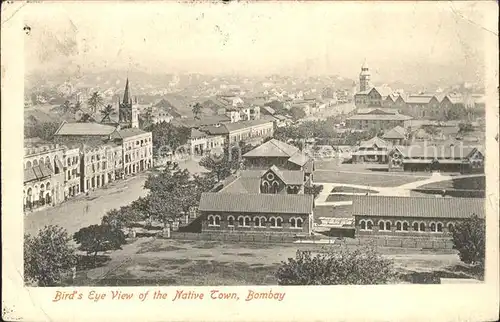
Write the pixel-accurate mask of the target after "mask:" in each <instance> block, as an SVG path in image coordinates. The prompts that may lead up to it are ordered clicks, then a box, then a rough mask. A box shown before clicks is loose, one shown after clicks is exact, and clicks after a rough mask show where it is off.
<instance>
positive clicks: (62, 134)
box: [23, 80, 153, 211]
mask: <svg viewBox="0 0 500 322" xmlns="http://www.w3.org/2000/svg"><path fill="white" fill-rule="evenodd" d="M23 164H24V189H23V196H24V197H23V205H24V209H25V211H33V210H35V209H40V208H41V207H43V206H47V205H56V204H59V203H61V202H62V201H64V200H66V199H68V198H72V197H74V196H76V195H78V194H81V193H86V192H88V191H89V190H93V189H97V188H100V187H102V186H105V185H107V184H108V183H109V182H112V181H114V180H118V179H122V178H124V177H126V176H132V175H135V174H137V173H139V172H142V171H145V170H147V169H149V168H151V167H152V166H153V142H152V134H151V132H145V131H143V130H141V129H139V128H138V113H137V111H136V108H135V107H134V105H133V104H132V100H131V98H130V95H129V88H128V80H127V85H126V89H125V94H124V97H123V102H122V103H121V104H120V109H119V118H118V120H116V122H113V121H112V120H109V123H108V124H102V123H94V122H88V123H76V122H73V123H70V122H65V121H64V122H62V124H61V125H60V126H59V128H58V129H57V131H56V132H55V134H54V140H53V142H45V141H42V140H40V139H38V140H37V139H26V140H25V149H24V161H23Z"/></svg>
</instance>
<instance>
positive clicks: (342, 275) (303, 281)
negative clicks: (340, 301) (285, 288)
mask: <svg viewBox="0 0 500 322" xmlns="http://www.w3.org/2000/svg"><path fill="white" fill-rule="evenodd" d="M395 276H396V275H395V271H394V268H393V263H392V261H391V260H389V259H386V258H383V257H382V255H380V254H379V253H377V252H376V250H375V249H374V248H373V247H371V246H368V247H363V248H356V249H354V250H350V249H348V248H347V247H344V246H342V248H340V249H329V250H327V251H326V252H322V253H318V254H316V255H315V256H313V255H312V253H311V252H310V251H301V250H298V251H297V255H296V258H289V259H288V261H287V262H282V263H281V266H280V267H279V268H278V270H277V272H276V277H277V278H278V284H279V285H352V284H360V285H369V284H387V283H389V282H391V281H392V280H393V279H394V278H395Z"/></svg>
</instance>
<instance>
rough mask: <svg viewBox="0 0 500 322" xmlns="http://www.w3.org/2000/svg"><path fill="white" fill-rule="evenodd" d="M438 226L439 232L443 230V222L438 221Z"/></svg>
mask: <svg viewBox="0 0 500 322" xmlns="http://www.w3.org/2000/svg"><path fill="white" fill-rule="evenodd" d="M436 228H437V232H438V233H442V232H443V224H442V223H440V222H438V223H437V226H436Z"/></svg>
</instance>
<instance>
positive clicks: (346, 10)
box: [25, 1, 495, 81]
mask: <svg viewBox="0 0 500 322" xmlns="http://www.w3.org/2000/svg"><path fill="white" fill-rule="evenodd" d="M481 8H482V7H481V4H480V3H475V2H470V3H452V2H444V1H443V2H438V3H436V2H421V3H418V4H417V3H414V2H403V3H399V4H397V3H391V2H384V3H374V4H371V3H367V2H363V3H356V2H342V3H332V2H307V3H293V2H272V3H263V2H259V3H253V4H246V3H233V4H226V5H225V4H220V3H219V4H214V3H183V4H182V3H175V2H168V3H165V2H164V3H160V2H152V3H141V4H137V3H132V2H114V3H113V2H111V3H107V4H104V3H97V2H92V3H86V4H82V3H67V4H62V3H57V4H47V3H42V4H30V5H29V6H28V8H27V9H26V12H25V21H26V24H27V25H29V26H30V27H31V32H30V34H29V35H27V37H26V38H25V39H26V40H25V70H26V72H27V73H33V72H44V73H50V72H54V71H60V70H64V71H66V72H68V73H73V72H76V71H80V72H88V71H100V70H106V69H108V70H112V69H119V70H127V69H132V68H136V69H140V70H143V71H146V72H154V73H202V74H218V73H239V74H248V75H267V74H273V73H278V74H280V73H281V74H292V75H316V74H318V75H321V74H329V75H332V74H337V75H341V76H345V77H349V76H351V77H354V76H356V75H357V73H359V68H360V66H361V64H362V63H363V62H364V61H365V60H366V62H367V63H368V65H369V66H370V68H371V70H372V74H374V77H375V78H376V77H379V78H381V79H387V80H388V81H391V80H395V79H409V80H411V79H414V78H418V77H420V76H422V74H425V73H431V74H432V73H433V72H434V73H437V72H438V71H439V72H441V70H444V71H446V72H449V73H451V74H452V75H457V77H458V78H460V77H461V78H464V79H468V78H474V77H476V76H477V75H476V74H478V71H479V70H481V69H482V68H483V67H484V66H483V57H484V52H485V46H484V41H485V40H487V39H488V37H490V38H491V37H495V35H494V34H493V33H491V32H489V31H486V30H485V29H484V24H483V22H484V20H483V19H484V18H483V15H484V13H485V10H484V8H483V9H481ZM436 77H439V75H437V76H436Z"/></svg>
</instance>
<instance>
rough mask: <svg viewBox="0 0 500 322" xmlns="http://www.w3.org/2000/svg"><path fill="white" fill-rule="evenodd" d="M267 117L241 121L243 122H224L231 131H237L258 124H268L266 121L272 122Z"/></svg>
mask: <svg viewBox="0 0 500 322" xmlns="http://www.w3.org/2000/svg"><path fill="white" fill-rule="evenodd" d="M271 122H272V121H270V120H269V119H267V118H260V119H257V120H249V121H241V122H234V123H224V126H225V127H226V128H227V130H228V131H229V132H232V131H237V130H240V129H245V128H248V127H252V126H256V125H261V124H266V123H271Z"/></svg>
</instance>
